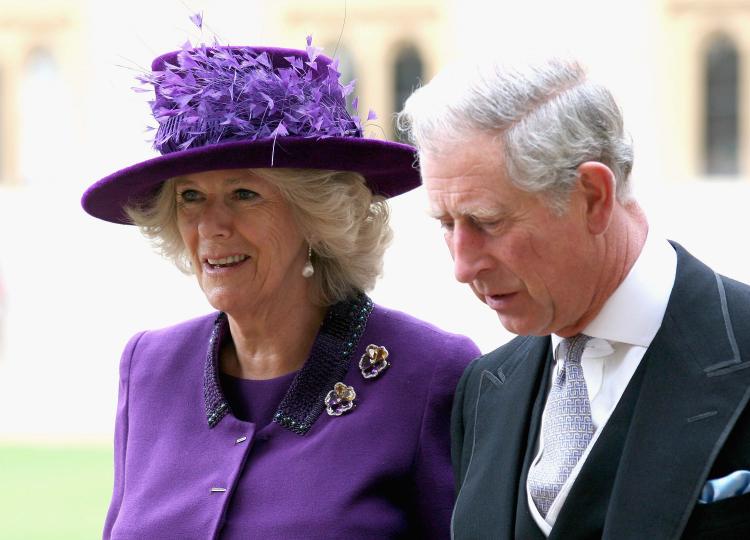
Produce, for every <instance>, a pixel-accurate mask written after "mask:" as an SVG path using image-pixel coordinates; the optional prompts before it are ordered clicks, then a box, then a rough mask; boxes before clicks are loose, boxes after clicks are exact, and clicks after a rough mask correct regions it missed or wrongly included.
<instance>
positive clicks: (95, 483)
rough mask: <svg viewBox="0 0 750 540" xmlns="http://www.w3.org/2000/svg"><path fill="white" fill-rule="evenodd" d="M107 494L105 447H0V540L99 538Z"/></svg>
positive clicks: (109, 488)
mask: <svg viewBox="0 0 750 540" xmlns="http://www.w3.org/2000/svg"><path fill="white" fill-rule="evenodd" d="M111 491H112V451H111V449H110V448H108V447H103V446H64V447H63V446H18V445H12V446H11V445H7V444H6V445H0V539H2V540H68V539H70V540H85V539H88V538H101V530H102V524H103V523H104V515H105V513H106V511H107V505H108V503H109V497H110V495H111Z"/></svg>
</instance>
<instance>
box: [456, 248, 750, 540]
mask: <svg viewBox="0 0 750 540" xmlns="http://www.w3.org/2000/svg"><path fill="white" fill-rule="evenodd" d="M674 247H675V250H676V251H677V275H676V279H675V284H674V288H673V290H672V294H671V296H670V299H669V303H668V306H667V310H666V313H665V315H664V320H663V322H662V325H661V328H660V329H659V331H658V333H657V334H656V336H655V338H654V340H653V342H652V343H651V346H650V347H649V349H648V351H647V352H646V354H645V356H644V358H643V361H642V363H641V366H640V367H639V369H638V371H637V372H636V376H634V378H633V380H632V381H631V383H630V384H629V386H628V388H627V389H626V392H625V394H624V395H623V399H622V400H621V401H620V403H619V404H618V406H617V408H616V409H615V412H614V413H613V416H612V418H611V419H610V421H609V422H608V423H607V424H606V425H605V427H604V431H603V432H602V435H601V436H600V438H599V440H598V441H597V443H596V445H595V446H594V448H593V449H592V452H591V454H590V456H589V458H588V459H587V461H586V463H585V465H584V467H583V469H582V470H581V474H580V475H579V477H578V479H577V481H576V483H575V485H574V487H573V490H572V491H571V493H570V496H569V497H568V499H567V501H566V504H565V506H564V507H563V509H562V512H561V514H560V516H559V518H558V520H557V522H556V524H555V527H554V528H553V529H552V532H551V534H550V538H565V539H577V538H609V539H626V538H627V539H638V540H643V539H649V540H650V539H662V538H664V539H672V538H712V539H727V538H750V494H748V495H743V496H740V497H735V498H733V499H727V500H724V501H720V502H716V503H713V504H707V505H703V504H701V505H698V504H697V500H698V497H699V495H700V492H701V490H702V488H703V486H704V484H705V482H706V481H707V480H709V479H712V478H718V477H722V476H725V475H727V474H729V473H730V472H732V471H735V470H738V469H750V407H748V398H750V369H748V368H750V287H749V286H747V285H745V284H742V283H738V282H736V281H733V280H731V279H728V278H726V277H722V276H719V275H718V274H716V273H715V272H713V271H712V270H711V269H710V268H708V267H707V266H705V265H704V264H703V263H701V262H700V261H698V260H697V259H695V258H694V257H692V256H691V255H690V254H689V253H687V252H686V251H685V250H684V249H683V248H682V247H680V246H679V245H676V244H675V246H674ZM551 358H552V357H551V352H550V338H549V337H518V338H516V339H514V340H512V341H511V342H510V343H508V344H506V345H505V346H503V347H500V348H499V349H497V350H495V351H493V352H491V353H489V354H487V355H485V356H483V357H481V358H478V359H477V360H475V361H474V362H473V363H472V364H471V365H470V366H469V367H468V368H467V370H466V371H465V372H464V375H463V377H462V378H461V381H460V382H459V385H458V389H457V393H456V398H455V401H454V406H453V417H452V440H453V448H452V451H453V467H454V473H455V478H456V488H457V500H456V506H455V509H454V514H453V520H452V524H451V527H452V532H453V534H454V537H455V538H456V539H460V540H464V539H485V538H486V539H492V540H500V539H506V538H524V539H526V538H533V537H534V535H537V536H541V532H540V531H539V529H538V527H536V528H535V529H534V528H533V527H529V526H528V519H530V516H527V519H526V523H523V521H524V519H523V516H524V513H526V514H528V508H527V507H526V506H524V505H526V502H525V501H526V495H525V493H524V492H523V491H522V490H524V489H525V488H524V486H525V481H526V473H527V469H528V463H529V454H530V452H533V442H534V441H536V434H537V433H538V429H539V423H540V417H541V413H542V409H543V406H544V399H543V398H544V395H545V386H546V384H547V381H548V380H549V377H548V374H549V364H550V363H551ZM529 448H531V450H529ZM524 531H525V532H524Z"/></svg>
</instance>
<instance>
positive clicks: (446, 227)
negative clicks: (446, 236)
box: [440, 219, 453, 232]
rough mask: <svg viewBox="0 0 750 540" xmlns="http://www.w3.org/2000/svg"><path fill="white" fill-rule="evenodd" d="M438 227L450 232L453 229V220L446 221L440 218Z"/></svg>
mask: <svg viewBox="0 0 750 540" xmlns="http://www.w3.org/2000/svg"><path fill="white" fill-rule="evenodd" d="M440 228H441V229H443V231H445V232H450V231H452V230H453V222H452V221H447V220H442V219H441V220H440Z"/></svg>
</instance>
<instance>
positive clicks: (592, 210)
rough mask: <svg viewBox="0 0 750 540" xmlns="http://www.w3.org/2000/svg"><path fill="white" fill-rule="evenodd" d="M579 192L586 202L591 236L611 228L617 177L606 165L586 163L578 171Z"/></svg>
mask: <svg viewBox="0 0 750 540" xmlns="http://www.w3.org/2000/svg"><path fill="white" fill-rule="evenodd" d="M577 172H578V190H579V192H580V193H581V195H582V196H583V199H584V201H585V211H586V223H587V226H588V229H589V232H590V233H591V234H602V233H603V232H604V231H606V230H607V227H609V223H610V221H611V220H612V212H613V210H614V206H615V198H616V197H615V175H614V173H613V172H612V170H611V169H610V168H609V167H607V166H606V165H605V164H604V163H600V162H598V161H586V162H584V163H581V164H580V165H579V166H578V169H577Z"/></svg>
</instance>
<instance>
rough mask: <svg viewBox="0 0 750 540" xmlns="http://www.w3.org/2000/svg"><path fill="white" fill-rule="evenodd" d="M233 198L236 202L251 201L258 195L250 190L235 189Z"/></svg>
mask: <svg viewBox="0 0 750 540" xmlns="http://www.w3.org/2000/svg"><path fill="white" fill-rule="evenodd" d="M234 197H235V198H236V199H237V200H238V201H252V200H253V199H255V198H256V197H258V194H257V193H255V192H254V191H253V190H251V189H235V190H234Z"/></svg>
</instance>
